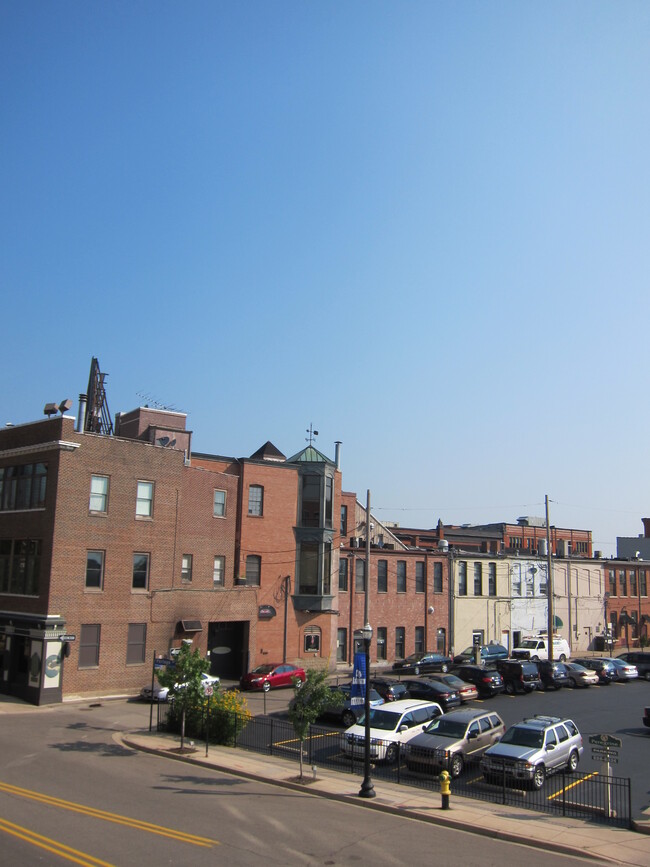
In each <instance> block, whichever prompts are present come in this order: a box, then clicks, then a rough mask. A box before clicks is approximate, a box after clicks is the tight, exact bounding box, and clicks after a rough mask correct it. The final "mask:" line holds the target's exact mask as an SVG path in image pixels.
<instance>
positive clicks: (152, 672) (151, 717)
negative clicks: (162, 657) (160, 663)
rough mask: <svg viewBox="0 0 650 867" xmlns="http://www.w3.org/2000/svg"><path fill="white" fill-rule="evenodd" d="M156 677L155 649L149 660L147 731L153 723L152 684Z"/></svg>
mask: <svg viewBox="0 0 650 867" xmlns="http://www.w3.org/2000/svg"><path fill="white" fill-rule="evenodd" d="M155 677H156V651H155V650H154V652H153V660H152V662H151V701H150V702H149V732H151V726H152V724H153V686H154V678H155Z"/></svg>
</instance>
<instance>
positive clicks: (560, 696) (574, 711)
mask: <svg viewBox="0 0 650 867" xmlns="http://www.w3.org/2000/svg"><path fill="white" fill-rule="evenodd" d="M341 680H342V681H343V680H344V678H341ZM292 694H293V692H292V690H278V691H274V692H272V693H270V694H269V695H267V696H266V697H263V696H261V695H251V694H248V695H247V699H248V700H249V705H250V707H251V710H252V711H253V712H254V713H256V714H260V713H263V712H264V708H263V704H264V701H266V711H267V713H268V714H271V715H273V716H276V717H278V718H286V707H287V704H288V702H289V700H290V698H291V696H292ZM647 704H650V683H649V682H647V681H637V682H631V683H616V682H614V683H611V684H609V685H606V686H592V687H589V688H587V689H571V688H565V689H561V690H558V691H555V690H549V691H544V692H538V691H534V692H532V693H530V694H525V695H516V696H508V695H506V694H502V695H499V696H495V697H493V698H489V699H484V700H480V699H479V700H475V701H473V702H471V704H470V706H474V705H476V706H478V707H481V708H490V709H493V710H495V711H496V712H497V713H498V714H499V715H500V716H501V717H502V719H503V720H504V722H505V723H506V726H510V725H512V724H514V723H516V722H518V721H520V720H522V719H524V718H525V717H527V716H533V715H535V714H544V715H549V716H559V717H569V718H570V719H572V720H573V721H574V722H575V723H576V725H577V726H578V728H579V730H580V732H581V734H582V737H583V743H584V754H583V757H582V760H581V763H580V768H579V770H580V771H581V772H583V773H595V774H599V775H600V774H602V773H603V767H602V765H601V763H600V761H599V760H598V759H596V758H594V757H593V756H592V747H591V745H590V743H589V737H590V736H592V735H601V734H610V735H614V736H615V737H616V738H619V739H620V740H621V742H622V745H621V748H620V749H619V750H618V755H617V756H616V763H613V764H612V765H611V774H612V776H615V777H629V778H630V780H631V784H632V804H631V808H632V815H633V816H635V817H639V816H641V814H642V813H643V811H644V810H646V809H648V808H650V781H649V778H648V773H647V768H648V764H649V762H650V729H647V728H645V727H644V726H643V723H642V715H643V708H644V706H645V705H647ZM331 729H332V734H331V735H327V734H324V735H323V737H322V738H321V739H320V746H319V753H320V757H321V758H320V760H325V758H326V757H327V758H328V760H330V759H334V758H335V757H336V755H337V753H338V752H340V747H339V744H340V738H338V737H336V734H335V732H341V731H342V729H341V728H338V729H337V728H336V727H335V726H332V727H331ZM284 746H285V748H286V749H287V750H292V749H295V748H296V744H293V743H286V744H285V745H284ZM314 760H315V761H318V760H319V756H318V755H315V756H314ZM340 760H341V770H349V760H345V759H344V757H343V756H342V755H341V756H340ZM346 761H347V764H346ZM397 772H398V769H395V768H394V769H393V770H392V773H397ZM382 773H383V771H382ZM399 773H400V774H403V769H401V768H400V769H399ZM470 776H471V779H472V780H474V779H476V785H482V782H481V781H480V779H478V777H479V776H480V775H479V774H477V772H476V768H468V769H467V770H466V771H465V772H464V775H463V782H466V781H467V780H469V779H470ZM554 786H555V787H557V782H553V781H552V779H551V780H549V781H548V782H547V788H548V793H550V795H552V791H551V790H552V788H553V787H554ZM548 793H547V794H548Z"/></svg>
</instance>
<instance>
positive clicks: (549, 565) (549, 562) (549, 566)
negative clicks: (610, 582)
mask: <svg viewBox="0 0 650 867" xmlns="http://www.w3.org/2000/svg"><path fill="white" fill-rule="evenodd" d="M545 501H546V571H547V572H548V577H547V579H546V593H547V595H548V620H547V624H546V631H547V633H548V636H547V638H548V641H547V644H548V661H549V662H553V557H552V556H551V525H550V522H549V518H548V494H546V497H545Z"/></svg>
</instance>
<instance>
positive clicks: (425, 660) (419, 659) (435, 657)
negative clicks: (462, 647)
mask: <svg viewBox="0 0 650 867" xmlns="http://www.w3.org/2000/svg"><path fill="white" fill-rule="evenodd" d="M450 667H451V658H450V657H449V656H444V655H443V654H442V653H432V652H430V651H427V652H426V653H412V654H411V655H410V656H407V657H406V659H398V660H397V662H394V663H393V671H394V672H395V674H424V673H425V672H427V671H444V672H447V671H449V669H450Z"/></svg>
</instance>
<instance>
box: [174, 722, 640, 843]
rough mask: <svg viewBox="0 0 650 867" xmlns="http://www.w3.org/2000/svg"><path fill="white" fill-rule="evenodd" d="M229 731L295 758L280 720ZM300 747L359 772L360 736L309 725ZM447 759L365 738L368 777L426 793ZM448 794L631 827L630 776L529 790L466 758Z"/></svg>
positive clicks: (563, 780) (588, 776)
mask: <svg viewBox="0 0 650 867" xmlns="http://www.w3.org/2000/svg"><path fill="white" fill-rule="evenodd" d="M158 710H159V713H158V728H159V730H165V729H166V721H167V712H166V709H165V708H164V707H161V706H159V708H158ZM229 729H230V730H231V731H232V732H233V733H234V734H233V736H232V738H231V739H230V740H229V742H228V745H229V746H232V747H234V748H237V749H246V750H251V751H253V752H256V753H261V754H264V755H269V756H278V757H282V758H285V759H290V760H292V761H296V762H298V761H299V760H300V749H301V745H300V741H299V739H298V737H297V736H296V734H295V732H294V729H293V726H292V725H291V723H289V722H288V721H286V720H282V719H277V718H275V717H272V716H257V717H252V718H251V719H250V720H249V721H248V722H247V723H246V724H245V725H244V727H243V728H242V727H241V726H240V725H237V720H236V719H235V720H234V724H233V725H231V726H229ZM194 736H195V737H201V736H202V733H201V732H195V733H194ZM302 750H303V760H304V761H305V762H306V763H308V764H309V765H316V766H318V767H321V768H328V769H330V770H334V771H339V772H342V773H348V774H350V773H351V774H357V775H362V774H363V737H360V738H359V737H358V736H357V738H354V739H351V736H350V735H347V734H346V733H345V732H342V731H340V730H336V729H331V728H327V727H325V726H316V725H313V726H310V729H309V734H308V736H307V738H306V739H305V741H304V743H303V745H302ZM427 752H428V753H429V755H427V754H426V753H427ZM451 758H452V756H451V754H449V753H446V752H445V751H444V750H430V751H425V750H422V749H419V750H418V752H417V754H415V753H414V754H413V755H410V754H409V749H408V745H400V744H396V743H394V742H393V741H390V740H386V741H383V740H380V739H377V738H373V739H372V742H371V760H372V761H373V770H372V776H373V778H375V779H378V780H386V781H387V782H391V783H398V784H400V785H409V786H415V787H417V788H422V789H428V790H430V791H432V792H438V791H439V790H440V780H439V775H440V772H441V771H442V770H443V769H446V768H449V767H450V764H451ZM451 792H452V797H453V795H461V796H463V797H466V798H475V799H478V800H482V801H489V802H490V803H493V804H503V805H508V806H517V807H523V808H526V809H530V810H535V811H537V812H545V813H551V814H553V815H557V816H568V817H578V818H583V819H588V820H592V821H596V822H601V823H607V824H612V825H616V826H620V827H625V828H630V827H632V803H631V802H632V794H631V784H630V780H629V778H624V777H607V776H602V775H600V774H599V773H596V772H592V773H580V772H578V771H576V772H573V773H570V772H568V771H567V770H565V769H563V770H560V771H558V772H557V773H555V774H550V773H549V775H548V777H547V778H546V780H545V782H544V784H543V785H542V786H541V788H539V789H536V788H533V787H532V785H531V784H528V783H526V782H525V781H514V780H512V779H510V778H509V777H508V776H507V774H506V768H505V766H504V768H503V770H502V772H501V773H499V772H497V773H492V774H491V776H490V781H489V782H488V781H487V780H485V779H484V777H483V774H482V773H481V770H480V767H479V764H478V762H468V763H467V764H464V766H463V769H462V772H461V773H460V775H459V776H457V777H455V778H453V779H452V781H451Z"/></svg>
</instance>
